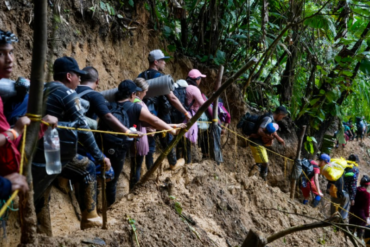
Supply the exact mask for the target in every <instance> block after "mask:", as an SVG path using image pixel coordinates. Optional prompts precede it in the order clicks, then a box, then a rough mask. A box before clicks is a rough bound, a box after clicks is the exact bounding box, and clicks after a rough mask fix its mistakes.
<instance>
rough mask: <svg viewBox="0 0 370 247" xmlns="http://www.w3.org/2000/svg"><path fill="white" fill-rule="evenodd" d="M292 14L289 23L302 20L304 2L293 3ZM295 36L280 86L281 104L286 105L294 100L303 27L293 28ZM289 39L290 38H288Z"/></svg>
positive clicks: (292, 39) (296, 26) (296, 25)
mask: <svg viewBox="0 0 370 247" xmlns="http://www.w3.org/2000/svg"><path fill="white" fill-rule="evenodd" d="M290 4H291V12H290V18H289V22H294V23H297V22H299V21H300V20H301V19H302V18H301V15H302V10H303V6H304V1H301V0H297V1H293V0H292V1H291V3H290ZM292 29H293V36H292V38H291V39H290V38H288V39H287V41H288V45H289V51H290V53H291V55H290V56H289V57H288V60H287V62H286V65H285V70H284V73H283V76H282V78H281V82H280V84H281V86H280V92H279V94H280V103H281V104H285V105H290V101H291V99H292V93H293V83H294V76H295V69H296V65H297V59H298V56H299V54H298V49H299V47H300V46H301V43H300V35H299V32H300V29H301V25H299V24H295V25H294V26H293V28H292ZM288 37H289V36H288Z"/></svg>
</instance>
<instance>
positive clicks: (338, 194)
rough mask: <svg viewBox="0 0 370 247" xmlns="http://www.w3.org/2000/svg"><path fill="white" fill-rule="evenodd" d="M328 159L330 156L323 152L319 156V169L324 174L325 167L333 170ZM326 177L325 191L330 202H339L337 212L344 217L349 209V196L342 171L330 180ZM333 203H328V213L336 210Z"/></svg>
mask: <svg viewBox="0 0 370 247" xmlns="http://www.w3.org/2000/svg"><path fill="white" fill-rule="evenodd" d="M330 160H331V158H330V156H329V155H327V154H325V153H324V154H321V155H320V157H319V167H320V171H321V173H322V174H323V175H324V176H325V174H326V173H325V172H324V171H323V170H324V169H325V168H328V167H332V168H333V169H332V170H334V167H333V164H331V163H330ZM343 170H344V168H343ZM326 179H327V181H328V184H327V190H326V192H327V193H328V194H329V195H330V196H331V202H333V203H335V204H339V206H340V207H341V208H343V209H341V208H340V209H339V212H340V214H341V216H342V218H343V219H346V218H347V216H348V210H349V196H348V192H347V191H346V190H345V186H344V173H343V174H342V175H341V176H340V177H339V178H338V177H337V178H335V179H332V180H328V178H326ZM333 203H331V204H330V214H334V213H335V212H336V208H335V206H334V205H333Z"/></svg>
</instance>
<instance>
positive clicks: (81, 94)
mask: <svg viewBox="0 0 370 247" xmlns="http://www.w3.org/2000/svg"><path fill="white" fill-rule="evenodd" d="M91 92H95V91H94V90H92V89H87V90H85V91H83V92H81V93H79V94H77V95H78V97H80V98H82V96H84V95H86V94H88V93H91Z"/></svg>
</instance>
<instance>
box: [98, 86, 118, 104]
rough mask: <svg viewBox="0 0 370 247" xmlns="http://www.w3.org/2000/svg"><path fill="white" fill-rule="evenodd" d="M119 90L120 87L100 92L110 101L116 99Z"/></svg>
mask: <svg viewBox="0 0 370 247" xmlns="http://www.w3.org/2000/svg"><path fill="white" fill-rule="evenodd" d="M117 92H118V88H113V89H109V90H105V91H101V92H100V93H101V94H102V95H103V96H104V98H105V99H106V100H107V101H108V102H114V101H116V93H117Z"/></svg>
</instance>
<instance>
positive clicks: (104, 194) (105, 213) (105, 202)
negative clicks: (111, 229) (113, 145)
mask: <svg viewBox="0 0 370 247" xmlns="http://www.w3.org/2000/svg"><path fill="white" fill-rule="evenodd" d="M105 170H106V163H105V160H104V164H103V167H102V178H103V184H102V193H101V194H102V202H103V226H102V229H108V227H107V192H106V189H107V179H106V177H105Z"/></svg>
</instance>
